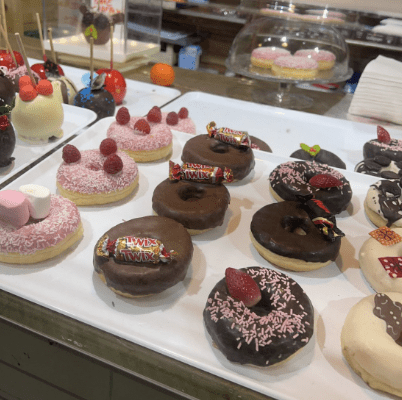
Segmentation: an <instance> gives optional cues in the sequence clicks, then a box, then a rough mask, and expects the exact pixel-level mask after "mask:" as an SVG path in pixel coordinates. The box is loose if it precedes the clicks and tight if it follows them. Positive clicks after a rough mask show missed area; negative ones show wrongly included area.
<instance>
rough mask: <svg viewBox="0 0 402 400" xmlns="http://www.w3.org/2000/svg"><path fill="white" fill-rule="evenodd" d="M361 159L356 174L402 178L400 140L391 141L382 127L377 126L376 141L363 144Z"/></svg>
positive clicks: (401, 144) (401, 143)
mask: <svg viewBox="0 0 402 400" xmlns="http://www.w3.org/2000/svg"><path fill="white" fill-rule="evenodd" d="M363 158H364V159H363V161H360V162H359V163H358V164H357V165H356V167H355V171H356V172H360V173H362V174H367V175H373V176H378V177H381V178H385V179H399V178H400V177H401V176H402V172H401V169H402V140H399V139H392V138H391V136H390V134H389V132H388V131H387V130H386V129H384V128H383V127H382V126H379V125H378V126H377V139H372V140H369V141H368V142H366V143H365V144H364V146H363Z"/></svg>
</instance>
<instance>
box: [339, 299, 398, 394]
mask: <svg viewBox="0 0 402 400" xmlns="http://www.w3.org/2000/svg"><path fill="white" fill-rule="evenodd" d="M401 303H402V294H401V293H392V292H384V293H377V294H373V295H371V296H367V297H365V298H363V299H362V300H360V301H359V302H358V303H357V304H355V305H354V306H353V307H352V308H351V310H350V311H349V313H348V315H347V317H346V320H345V323H344V325H343V328H342V332H341V346H342V353H343V356H344V357H345V359H346V361H347V362H348V363H349V365H350V366H351V368H352V369H353V370H354V371H355V372H356V373H357V374H358V375H359V376H360V377H361V378H362V379H363V380H364V381H365V382H366V383H367V384H368V385H369V386H371V387H372V388H374V389H378V390H382V391H384V392H387V393H392V394H394V395H396V396H399V397H401V396H402V380H401V364H402V346H401V345H402V343H401V336H400V335H401V327H402V315H401V314H402V304H401Z"/></svg>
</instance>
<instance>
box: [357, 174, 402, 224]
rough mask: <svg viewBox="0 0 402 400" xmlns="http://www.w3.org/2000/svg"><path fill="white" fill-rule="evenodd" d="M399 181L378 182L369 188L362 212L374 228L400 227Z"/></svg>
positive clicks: (401, 206)
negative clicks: (363, 211) (385, 226)
mask: <svg viewBox="0 0 402 400" xmlns="http://www.w3.org/2000/svg"><path fill="white" fill-rule="evenodd" d="M401 187H402V186H401V181H400V180H399V179H392V180H391V179H390V180H388V179H384V180H380V181H378V182H376V183H374V184H373V185H371V186H370V187H369V190H368V191H367V195H366V198H365V200H364V210H365V212H366V215H367V216H368V218H369V219H370V221H371V222H372V223H373V224H374V225H376V226H379V227H380V226H384V225H387V226H388V227H402V194H401Z"/></svg>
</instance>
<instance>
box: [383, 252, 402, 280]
mask: <svg viewBox="0 0 402 400" xmlns="http://www.w3.org/2000/svg"><path fill="white" fill-rule="evenodd" d="M378 260H379V261H380V263H381V265H382V266H383V267H384V269H385V270H386V271H387V272H388V275H389V277H390V278H402V257H379V258H378Z"/></svg>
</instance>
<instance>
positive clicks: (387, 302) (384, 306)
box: [373, 293, 402, 346]
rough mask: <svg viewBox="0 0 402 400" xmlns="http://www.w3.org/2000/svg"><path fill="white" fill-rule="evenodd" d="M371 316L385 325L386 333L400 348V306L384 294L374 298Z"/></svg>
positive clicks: (401, 305)
mask: <svg viewBox="0 0 402 400" xmlns="http://www.w3.org/2000/svg"><path fill="white" fill-rule="evenodd" d="M374 305H375V306H374V309H373V314H374V315H375V316H376V317H378V318H381V319H383V320H384V321H385V323H386V324H387V333H388V335H390V336H391V337H392V339H394V340H395V342H396V344H398V345H399V346H402V304H401V303H399V302H398V301H392V300H391V299H390V298H389V297H388V296H387V295H386V294H385V293H377V294H376V295H375V296H374Z"/></svg>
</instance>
